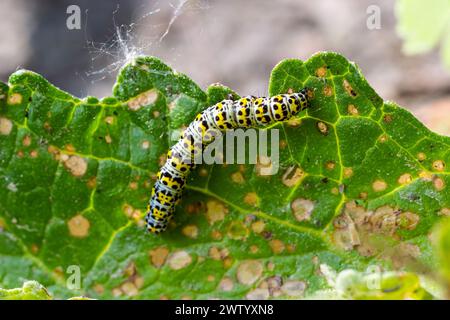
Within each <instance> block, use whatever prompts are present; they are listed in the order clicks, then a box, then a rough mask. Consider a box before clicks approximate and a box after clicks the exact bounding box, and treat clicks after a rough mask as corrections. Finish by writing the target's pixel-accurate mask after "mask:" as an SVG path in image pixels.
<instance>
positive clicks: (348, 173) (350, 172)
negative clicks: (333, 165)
mask: <svg viewBox="0 0 450 320" xmlns="http://www.w3.org/2000/svg"><path fill="white" fill-rule="evenodd" d="M352 175H353V168H351V167H348V168H344V177H345V178H350V177H351V176H352Z"/></svg>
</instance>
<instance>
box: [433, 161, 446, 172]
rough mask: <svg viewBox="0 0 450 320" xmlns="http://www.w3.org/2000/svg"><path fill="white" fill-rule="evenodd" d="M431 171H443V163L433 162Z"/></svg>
mask: <svg viewBox="0 0 450 320" xmlns="http://www.w3.org/2000/svg"><path fill="white" fill-rule="evenodd" d="M433 169H434V170H436V171H444V169H445V162H444V161H442V160H436V161H434V162H433Z"/></svg>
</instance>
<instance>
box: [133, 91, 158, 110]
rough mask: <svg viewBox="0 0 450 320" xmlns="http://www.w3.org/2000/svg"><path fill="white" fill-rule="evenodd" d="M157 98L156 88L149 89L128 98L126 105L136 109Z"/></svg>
mask: <svg viewBox="0 0 450 320" xmlns="http://www.w3.org/2000/svg"><path fill="white" fill-rule="evenodd" d="M157 99H158V92H157V90H156V89H151V90H149V91H146V92H143V93H141V94H140V95H138V96H136V97H135V98H133V99H131V100H129V101H128V107H129V108H130V109H131V110H133V111H137V110H139V109H140V108H141V107H143V106H146V105H149V104H152V103H154V102H155V101H156V100H157Z"/></svg>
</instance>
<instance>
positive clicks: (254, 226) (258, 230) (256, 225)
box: [252, 220, 266, 233]
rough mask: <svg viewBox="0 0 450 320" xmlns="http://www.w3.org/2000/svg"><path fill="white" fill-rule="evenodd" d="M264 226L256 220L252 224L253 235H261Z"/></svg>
mask: <svg viewBox="0 0 450 320" xmlns="http://www.w3.org/2000/svg"><path fill="white" fill-rule="evenodd" d="M265 226H266V224H265V222H264V221H262V220H258V221H255V222H253V223H252V230H253V232H254V233H261V232H263V231H264V228H265Z"/></svg>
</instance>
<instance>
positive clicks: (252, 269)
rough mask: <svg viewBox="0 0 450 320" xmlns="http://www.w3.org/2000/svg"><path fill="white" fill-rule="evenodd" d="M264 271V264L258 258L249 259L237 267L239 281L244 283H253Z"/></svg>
mask: <svg viewBox="0 0 450 320" xmlns="http://www.w3.org/2000/svg"><path fill="white" fill-rule="evenodd" d="M262 273H263V265H262V263H261V262H260V261H257V260H247V261H244V262H242V263H241V264H240V265H239V267H238V268H237V272H236V276H237V279H238V281H239V282H240V283H241V284H244V285H252V284H253V283H255V282H256V281H257V280H258V279H259V278H260V277H261V275H262Z"/></svg>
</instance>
